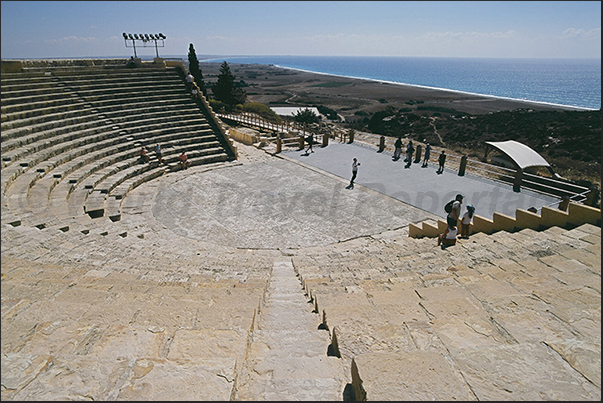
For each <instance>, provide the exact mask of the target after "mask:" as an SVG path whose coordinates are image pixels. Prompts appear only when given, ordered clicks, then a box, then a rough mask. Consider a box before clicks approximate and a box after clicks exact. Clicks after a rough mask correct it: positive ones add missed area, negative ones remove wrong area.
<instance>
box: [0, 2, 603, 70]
mask: <svg viewBox="0 0 603 403" xmlns="http://www.w3.org/2000/svg"><path fill="white" fill-rule="evenodd" d="M1 17H2V25H1V30H2V37H1V39H2V44H1V45H2V46H1V53H2V58H3V59H4V58H53V57H95V56H102V57H105V56H118V57H130V56H131V55H133V54H134V53H133V49H132V48H127V47H126V45H125V42H124V39H123V37H122V32H126V33H159V32H161V33H163V34H164V35H166V36H167V39H166V40H165V46H164V47H163V48H161V47H160V48H159V55H160V56H170V55H186V54H187V53H188V47H189V44H190V43H192V44H193V45H194V47H195V50H196V53H197V55H199V56H202V55H220V56H228V55H333V56H439V57H504V58H508V57H520V58H523V57H537V58H574V57H575V58H599V59H600V58H601V2H600V1H191V2H187V1H2V13H1ZM136 50H137V54H138V56H151V57H152V56H155V48H154V45H153V47H149V48H141V47H140V46H137V49H136Z"/></svg>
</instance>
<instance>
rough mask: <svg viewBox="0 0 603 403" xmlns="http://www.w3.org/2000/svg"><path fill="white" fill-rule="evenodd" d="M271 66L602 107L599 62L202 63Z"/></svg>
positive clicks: (269, 59)
mask: <svg viewBox="0 0 603 403" xmlns="http://www.w3.org/2000/svg"><path fill="white" fill-rule="evenodd" d="M222 61H226V62H228V63H239V64H259V65H273V66H275V67H279V68H285V69H292V70H298V71H305V72H310V73H315V74H324V75H330V76H337V77H347V78H352V79H362V80H370V81H375V82H384V83H391V84H399V85H408V86H415V87H420V88H429V89H434V90H444V91H453V92H457V93H464V94H471V95H479V96H486V97H491V98H500V99H509V100H517V101H524V102H531V103H537V104H547V105H553V106H560V107H568V108H572V109H576V110H600V109H601V60H600V59H596V58H592V59H550V58H547V59H536V58H533V59H532V58H530V59H517V58H513V59H510V58H458V57H454V58H453V57H448V58H442V57H367V56H358V57H356V56H223V57H213V58H205V59H203V60H200V64H201V65H202V63H221V62H222Z"/></svg>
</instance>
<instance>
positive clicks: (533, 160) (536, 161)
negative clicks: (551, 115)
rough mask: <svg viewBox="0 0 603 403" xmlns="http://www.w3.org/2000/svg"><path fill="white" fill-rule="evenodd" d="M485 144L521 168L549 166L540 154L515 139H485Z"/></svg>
mask: <svg viewBox="0 0 603 403" xmlns="http://www.w3.org/2000/svg"><path fill="white" fill-rule="evenodd" d="M486 144H489V145H491V146H492V147H494V148H496V149H497V150H500V151H502V152H503V153H504V154H506V155H507V156H508V157H509V158H510V159H511V160H512V161H513V162H515V163H516V164H517V165H518V166H519V167H520V168H521V169H525V168H527V167H550V165H549V163H548V162H546V160H545V159H544V158H542V156H541V155H540V154H538V153H537V152H536V151H534V150H532V149H531V148H530V147H528V146H526V145H525V144H521V143H520V142H517V141H515V140H509V141H496V142H495V141H486Z"/></svg>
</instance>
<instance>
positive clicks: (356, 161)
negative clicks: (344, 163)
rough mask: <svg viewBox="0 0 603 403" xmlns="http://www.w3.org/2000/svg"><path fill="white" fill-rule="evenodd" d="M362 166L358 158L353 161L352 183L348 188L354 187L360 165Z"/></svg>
mask: <svg viewBox="0 0 603 403" xmlns="http://www.w3.org/2000/svg"><path fill="white" fill-rule="evenodd" d="M359 166H360V162H358V160H357V159H356V158H354V161H353V162H352V179H351V180H350V184H349V185H348V186H347V187H346V189H354V180H355V179H356V175H357V174H358V167H359Z"/></svg>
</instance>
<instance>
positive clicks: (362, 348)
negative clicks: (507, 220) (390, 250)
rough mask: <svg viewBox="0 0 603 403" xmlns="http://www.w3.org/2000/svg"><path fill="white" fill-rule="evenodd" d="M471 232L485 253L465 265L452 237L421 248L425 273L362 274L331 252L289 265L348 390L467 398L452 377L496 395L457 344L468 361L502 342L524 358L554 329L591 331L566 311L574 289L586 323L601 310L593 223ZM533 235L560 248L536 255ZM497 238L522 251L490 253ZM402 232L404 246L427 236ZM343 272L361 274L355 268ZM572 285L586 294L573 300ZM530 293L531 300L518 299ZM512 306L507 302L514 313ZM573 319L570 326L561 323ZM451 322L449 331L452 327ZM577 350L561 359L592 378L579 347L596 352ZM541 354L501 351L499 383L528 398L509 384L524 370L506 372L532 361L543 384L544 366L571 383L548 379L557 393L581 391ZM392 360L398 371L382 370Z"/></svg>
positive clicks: (379, 396)
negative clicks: (347, 372)
mask: <svg viewBox="0 0 603 403" xmlns="http://www.w3.org/2000/svg"><path fill="white" fill-rule="evenodd" d="M574 234H576V235H574ZM477 236H479V238H480V239H479V241H478V242H479V243H480V245H481V249H482V250H483V252H482V255H483V256H484V257H488V258H487V259H488V260H489V261H487V262H486V261H485V262H484V263H482V264H477V265H476V264H471V266H472V268H469V266H468V265H465V264H463V263H462V262H461V261H459V260H457V259H455V257H462V256H463V255H465V254H466V253H467V251H466V250H463V249H462V248H457V247H456V246H455V247H453V248H450V249H447V250H446V251H440V250H439V249H436V254H435V255H434V254H433V253H432V254H431V256H425V255H427V254H424V256H423V257H422V259H421V260H419V261H417V262H416V264H415V265H414V267H418V265H423V266H425V265H426V263H427V261H429V260H436V261H437V262H438V264H437V265H436V266H435V267H436V269H434V270H432V271H431V272H427V273H424V274H420V272H419V273H417V272H416V271H412V270H408V271H402V272H400V273H397V275H392V274H390V277H389V278H388V277H381V278H380V277H373V276H370V275H368V273H369V272H370V270H366V268H365V267H366V266H363V267H357V268H350V267H349V266H348V261H347V260H346V259H344V260H343V261H342V262H338V261H339V259H333V256H329V257H327V256H323V257H320V256H318V257H317V256H314V259H312V260H313V261H314V262H316V264H314V265H312V266H310V267H309V270H308V271H307V270H306V266H305V264H304V259H302V260H299V261H297V264H296V269H297V270H298V271H299V274H300V277H301V278H302V279H303V280H302V281H303V284H304V288H305V290H306V293H307V294H308V297H309V299H310V300H311V302H312V303H313V304H314V306H315V311H316V312H317V313H319V314H320V315H321V318H322V322H323V323H322V326H323V327H324V328H326V329H328V330H329V331H330V334H331V347H330V350H331V354H333V355H335V356H340V357H343V358H344V359H346V360H348V361H351V362H352V372H353V373H352V377H353V388H354V394H355V395H356V398H366V399H370V400H373V399H374V400H390V399H396V400H408V399H411V400H415V399H416V400H426V399H442V400H450V399H463V400H465V399H470V400H473V399H475V397H476V396H474V395H473V394H471V393H469V394H468V393H467V390H468V389H469V388H465V387H463V385H462V383H459V382H458V379H461V378H465V379H466V380H467V382H468V383H469V385H470V388H471V389H473V390H475V393H476V395H477V400H485V399H488V398H494V397H493V396H500V395H489V394H488V393H503V392H502V391H499V390H497V389H498V388H497V387H492V388H491V390H490V391H489V392H488V387H484V388H482V387H481V386H480V385H483V384H488V383H490V382H495V383H496V380H493V379H489V377H488V376H487V375H477V376H476V374H475V373H474V372H473V371H472V370H471V365H475V364H476V362H472V361H467V359H468V357H467V356H466V355H465V353H466V352H468V351H471V352H472V355H473V358H472V360H478V361H479V360H481V358H480V357H481V356H482V355H484V356H486V355H491V354H498V353H496V351H505V350H506V349H509V348H511V349H519V350H522V349H526V350H524V351H526V352H527V351H528V350H530V351H531V352H530V353H528V354H527V355H536V356H538V355H539V354H541V353H539V352H538V351H534V349H536V350H538V348H537V347H536V346H539V345H542V343H544V342H547V343H552V342H553V340H555V341H556V342H561V340H563V338H564V337H570V338H572V339H573V338H574V337H576V335H578V334H579V335H580V336H578V338H579V339H580V340H581V341H582V342H587V341H588V340H590V337H592V336H594V333H592V332H593V331H594V329H589V328H588V326H585V327H583V325H582V324H580V323H579V321H578V320H575V318H573V316H574V315H575V314H576V312H575V310H574V309H575V308H573V306H575V303H576V300H577V298H583V299H584V304H585V305H584V307H583V308H582V309H583V311H582V315H581V317H582V318H584V320H587V321H591V320H592V321H593V322H595V323H596V322H598V321H600V313H597V312H596V311H595V310H593V308H594V307H595V306H596V305H598V303H597V299H599V301H600V282H599V278H600V242H601V240H600V227H597V226H593V225H590V224H583V225H581V226H578V227H577V228H576V229H575V230H566V229H562V228H559V227H551V228H550V229H548V230H546V231H542V232H536V231H534V230H531V229H525V230H522V231H520V232H517V233H508V232H506V231H501V232H497V233H494V234H491V235H487V234H484V233H480V234H478V235H477ZM543 238H544V239H545V240H549V241H551V242H555V243H556V244H557V245H559V246H560V247H558V248H555V249H554V250H555V251H556V253H555V252H552V253H551V254H550V255H547V256H542V257H536V256H534V255H531V254H530V253H533V252H535V250H534V249H535V245H538V244H539V243H542V242H543ZM497 239H498V240H501V241H503V240H504V245H508V246H509V247H508V248H507V249H508V251H509V252H510V251H511V250H512V251H517V248H518V246H520V247H521V248H522V249H523V254H522V255H521V256H517V255H515V256H514V255H512V254H509V253H508V252H507V254H506V256H514V259H513V260H510V259H509V258H507V257H504V258H503V257H500V255H499V254H498V253H497V250H496V249H494V250H493V252H492V253H490V252H489V250H490V249H489V248H490V246H491V245H496V244H497ZM412 240H413V242H404V243H415V242H416V241H424V240H425V239H414V238H412ZM585 240H588V242H585ZM488 241H489V242H488ZM431 243H433V240H431ZM568 244H569V245H568ZM562 245H563V246H564V247H561V246H562ZM586 245H589V246H586ZM457 246H458V245H457ZM432 248H433V247H432ZM454 248H456V249H454ZM432 250H433V249H432ZM451 253H452V254H453V256H448V263H446V262H440V260H439V258H438V256H437V255H441V254H444V255H450V254H451ZM358 254H363V252H362V251H361V252H359V253H358ZM322 259H324V260H325V261H326V260H327V259H330V260H331V262H332V264H337V263H338V264H339V265H340V269H339V272H341V273H346V272H347V273H348V275H347V276H345V278H342V279H336V278H333V276H332V275H330V273H331V272H330V271H323V270H322V269H323V268H324V266H322V265H321V263H322ZM568 259H570V260H569V261H568ZM333 260H335V263H334V262H333ZM467 263H468V262H467ZM346 268H347V270H346ZM350 271H358V272H360V273H361V275H360V276H353V275H352V273H350ZM596 284H599V286H598V291H597V290H594V291H593V292H590V294H589V291H588V289H585V287H592V286H593V285H596ZM597 292H598V293H599V294H598V297H597ZM580 294H584V295H583V296H581V297H578V295H580ZM534 296H536V297H537V298H539V301H540V302H534V301H533V302H532V303H528V301H530V300H531V299H532V298H533V297H534ZM522 300H523V301H522ZM519 301H522V302H521V303H520V302H519ZM545 301H546V302H545ZM589 301H590V302H589ZM511 310H512V311H515V312H514V315H513V316H511V314H512V313H511V312H510V311H511ZM512 318H513V319H512ZM560 318H561V320H559V319H560ZM571 323H574V324H573V325H572V324H571ZM572 326H574V328H573V329H570V330H569V332H571V333H568V327H570V328H571V327H572ZM450 329H454V332H455V333H454V334H450V333H449V330H450ZM463 329H465V330H463ZM588 332H591V334H590V335H589V333H588ZM595 332H597V331H595ZM581 348H582V347H577V349H576V350H573V351H567V355H568V357H566V359H567V358H569V357H571V358H569V359H570V360H572V361H573V362H575V363H576V365H577V366H579V367H580V368H582V369H583V371H581V372H582V373H583V376H585V377H586V378H588V379H591V382H592V381H593V380H595V379H596V377H597V372H596V371H592V370H591V369H589V367H588V365H585V364H586V363H587V362H589V360H590V359H591V358H590V357H589V354H596V351H591V352H590V353H589V352H586V353H585V352H584V351H583V350H582V351H581V350H580V349H581ZM569 350H572V349H571V348H570V349H569ZM583 353H585V354H583ZM500 358H502V357H500ZM541 358H542V357H541ZM541 358H540V359H535V360H530V359H526V357H525V356H521V355H520V356H518V355H511V356H507V357H505V358H504V359H500V360H499V361H498V365H499V366H502V367H504V368H505V372H504V374H505V377H507V379H506V380H505V381H502V379H499V381H501V382H503V383H504V382H509V383H508V384H507V385H506V387H507V388H509V387H511V385H515V386H513V387H512V389H513V390H514V392H515V393H514V396H516V397H522V396H523V397H525V398H526V400H529V398H530V397H532V398H537V393H536V394H534V392H533V391H532V390H531V389H530V388H527V387H524V386H521V387H520V386H517V385H519V384H520V383H521V382H520V381H521V379H522V378H521V377H522V372H518V371H515V370H514V368H519V367H522V368H530V367H533V366H534V365H535V363H536V362H537V363H538V366H537V367H534V370H535V371H536V372H537V373H541V374H543V375H542V376H543V379H542V380H543V381H544V379H545V378H547V377H549V376H551V375H552V374H554V373H555V374H557V375H559V373H563V377H565V378H566V379H568V380H569V382H572V383H573V385H574V386H573V387H572V388H569V389H566V388H565V387H562V386H559V385H551V387H554V388H555V389H556V392H555V393H561V394H564V393H567V395H566V396H567V397H569V396H572V395H574V396H575V395H578V396H583V397H585V396H589V394H588V388H587V389H586V390H585V389H583V388H582V387H580V386H579V385H580V384H584V382H583V381H581V380H580V378H581V376H579V377H577V378H576V374H575V373H574V372H573V370H572V371H569V372H568V371H567V369H562V368H561V367H559V366H558V365H557V361H556V360H555V359H552V360H551V359H548V360H542V359H541ZM539 360H540V361H539ZM419 362H422V363H425V362H429V363H430V364H429V366H430V367H431V368H432V369H433V370H434V374H437V375H436V377H437V378H438V379H439V381H442V379H443V378H444V379H447V381H446V382H445V383H446V385H447V387H446V388H444V389H441V388H437V387H436V388H433V387H429V385H434V384H437V382H436V379H435V378H432V377H431V375H430V374H429V373H417V372H416V369H417V368H415V367H414V366H413V363H416V364H418V363H419ZM450 363H453V365H452V366H450ZM393 368H396V371H394V372H393V373H392V369H393ZM457 371H458V372H457ZM487 372H488V371H487V370H484V373H487ZM455 373H456V374H457V375H459V374H460V375H461V376H460V377H457V376H456V375H455ZM410 383H412V384H414V385H415V387H414V388H413V390H407V389H405V388H404V387H401V386H403V385H405V384H410ZM595 383H596V381H595ZM394 385H397V386H394ZM570 389H571V390H570ZM392 393H393V394H392ZM438 393H444V394H438Z"/></svg>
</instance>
